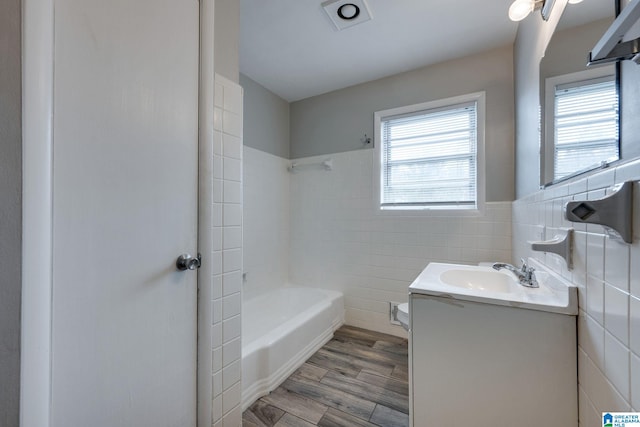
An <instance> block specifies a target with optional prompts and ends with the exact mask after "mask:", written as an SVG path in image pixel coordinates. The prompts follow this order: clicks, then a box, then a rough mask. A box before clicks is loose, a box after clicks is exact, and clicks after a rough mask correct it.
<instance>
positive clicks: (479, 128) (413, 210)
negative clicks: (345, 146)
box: [373, 91, 486, 216]
mask: <svg viewBox="0 0 640 427" xmlns="http://www.w3.org/2000/svg"><path fill="white" fill-rule="evenodd" d="M485 98H486V95H485V92H484V91H483V92H474V93H470V94H466V95H461V96H454V97H451V98H444V99H438V100H434V101H428V102H423V103H419V104H413V105H406V106H402V107H397V108H391V109H387V110H381V111H376V112H375V113H374V114H373V122H374V151H375V159H374V198H373V199H374V203H375V206H374V208H375V211H376V212H377V213H379V214H381V215H391V216H425V215H431V216H480V215H482V214H483V213H484V208H485V194H486V189H485V181H486V180H485V163H486V162H485V123H486V107H485ZM471 102H473V103H475V104H476V144H477V146H476V203H475V206H470V207H469V206H468V205H467V206H460V207H453V206H452V205H447V206H443V207H438V206H437V205H405V206H393V207H391V206H382V204H381V201H382V189H383V182H382V181H383V142H382V122H383V121H384V120H385V119H386V118H389V117H393V116H400V115H411V114H416V115H418V114H420V113H424V112H428V111H429V110H443V109H447V108H448V107H451V108H455V107H457V106H458V105H460V104H465V103H471Z"/></svg>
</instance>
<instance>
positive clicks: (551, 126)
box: [542, 64, 620, 184]
mask: <svg viewBox="0 0 640 427" xmlns="http://www.w3.org/2000/svg"><path fill="white" fill-rule="evenodd" d="M605 77H612V78H613V80H616V79H617V77H616V68H615V65H614V64H608V65H605V66H601V67H596V68H589V69H586V70H581V71H576V72H573V73H567V74H562V75H559V76H552V77H547V78H546V79H545V88H544V90H545V93H544V147H543V148H542V153H543V156H542V161H543V164H544V167H543V171H544V173H543V175H544V180H543V181H544V183H550V184H553V183H557V182H562V181H566V180H567V179H571V178H573V177H574V176H576V175H580V174H582V173H585V172H588V171H590V170H595V169H598V168H600V167H601V165H600V164H594V165H593V166H592V167H588V168H586V169H580V170H576V171H575V172H574V173H572V174H569V175H566V176H564V177H562V178H558V179H555V171H556V165H555V148H556V137H555V117H556V107H555V96H556V87H557V86H562V85H567V84H572V83H576V84H577V83H580V82H585V81H589V80H596V79H601V78H605ZM619 97H620V93H619V91H618V160H620V134H619V133H620V132H619V126H620V98H619ZM607 163H611V162H607Z"/></svg>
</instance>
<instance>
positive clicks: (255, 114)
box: [240, 74, 289, 159]
mask: <svg viewBox="0 0 640 427" xmlns="http://www.w3.org/2000/svg"><path fill="white" fill-rule="evenodd" d="M240 86H242V88H243V89H244V120H243V126H244V135H243V141H244V145H246V146H248V147H251V148H255V149H256V150H261V151H265V152H267V153H270V154H273V155H275V156H279V157H283V158H285V159H288V158H289V103H288V102H287V101H285V100H284V99H282V98H280V97H279V96H278V95H276V94H275V93H273V92H271V91H269V90H268V89H267V88H265V87H263V86H261V85H260V84H259V83H257V82H255V81H253V80H251V79H250V78H249V77H247V76H245V75H244V74H240Z"/></svg>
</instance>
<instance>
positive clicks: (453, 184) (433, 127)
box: [379, 99, 478, 209]
mask: <svg viewBox="0 0 640 427" xmlns="http://www.w3.org/2000/svg"><path fill="white" fill-rule="evenodd" d="M422 106H423V107H424V104H423V105H422ZM379 143H380V144H381V146H380V147H379V150H380V152H379V155H380V175H381V176H380V183H381V184H380V206H381V207H382V208H383V209H385V208H387V209H394V208H395V209H403V208H404V209H420V208H423V209H424V208H440V209H476V208H477V203H478V102H477V100H475V99H474V100H472V101H469V102H462V103H457V104H454V105H447V106H439V107H437V108H430V109H423V110H420V111H412V112H409V113H404V114H396V115H387V116H384V115H383V116H381V117H380V141H379Z"/></svg>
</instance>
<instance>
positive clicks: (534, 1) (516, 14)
mask: <svg viewBox="0 0 640 427" xmlns="http://www.w3.org/2000/svg"><path fill="white" fill-rule="evenodd" d="M573 1H577V2H581V1H582V0H573ZM554 3H555V0H515V1H514V2H513V3H511V6H510V7H509V19H511V20H512V21H516V22H518V21H522V20H523V19H524V18H526V17H527V16H529V14H530V13H531V12H533V11H534V10H537V9H540V12H541V13H542V19H544V20H545V21H547V20H548V19H549V15H551V9H552V8H553V4H554Z"/></svg>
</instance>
